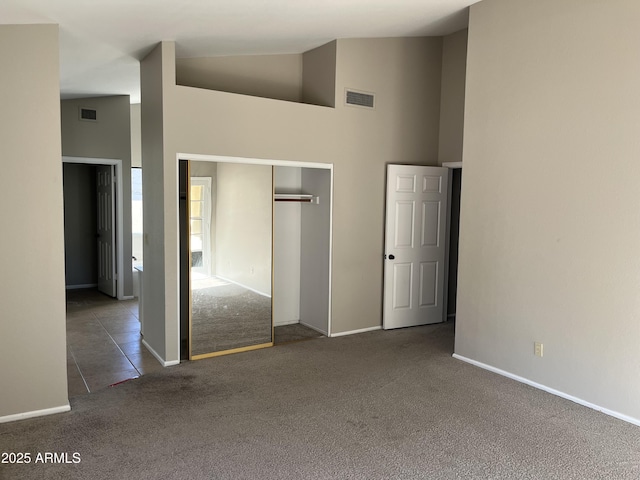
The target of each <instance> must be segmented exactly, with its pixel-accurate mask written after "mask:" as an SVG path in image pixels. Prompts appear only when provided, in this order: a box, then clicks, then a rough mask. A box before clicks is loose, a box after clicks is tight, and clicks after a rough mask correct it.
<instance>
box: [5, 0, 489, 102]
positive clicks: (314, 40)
mask: <svg viewBox="0 0 640 480" xmlns="http://www.w3.org/2000/svg"><path fill="white" fill-rule="evenodd" d="M476 1H478V0H394V1H390V0H313V1H311V0H179V1H175V0H109V1H105V0H103V1H98V0H90V1H85V2H78V1H77V0H3V1H2V2H0V23H2V24H23V23H55V24H58V25H59V26H60V90H61V96H62V98H74V97H86V96H91V95H116V94H128V95H131V99H132V102H134V103H135V102H138V101H139V98H140V75H139V61H140V60H141V59H142V58H143V57H144V56H145V55H146V54H147V53H148V52H149V51H150V49H151V48H152V47H153V46H154V45H155V44H156V43H158V42H159V41H161V40H174V41H175V42H176V52H177V55H178V56H179V57H205V56H222V55H249V54H277V53H301V52H304V51H307V50H309V49H312V48H315V47H317V46H319V45H322V44H324V43H326V42H329V41H331V40H334V39H336V38H370V37H399V36H438V35H446V34H449V33H453V32H455V31H457V30H460V29H462V28H464V27H466V26H467V22H468V14H467V11H468V9H467V7H468V6H469V5H471V4H473V3H475V2H476Z"/></svg>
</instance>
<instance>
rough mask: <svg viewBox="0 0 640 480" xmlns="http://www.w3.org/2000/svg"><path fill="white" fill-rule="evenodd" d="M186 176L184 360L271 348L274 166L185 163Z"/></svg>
mask: <svg viewBox="0 0 640 480" xmlns="http://www.w3.org/2000/svg"><path fill="white" fill-rule="evenodd" d="M185 172H186V173H185V177H186V178H185V179H188V182H185V185H184V186H183V188H182V189H181V190H182V191H184V194H185V195H184V200H183V208H181V211H182V217H183V218H182V225H184V229H186V230H187V232H186V234H184V235H183V236H182V242H183V243H185V244H187V245H188V257H189V258H188V262H189V263H188V265H189V268H188V288H185V292H184V293H185V295H188V297H189V312H188V315H189V319H190V321H189V332H188V338H189V345H188V350H189V355H188V358H189V359H191V360H197V359H200V358H207V357H213V356H217V355H222V354H226V353H235V352H239V351H244V350H253V349H257V348H263V347H269V346H272V345H273V321H272V302H271V290H272V268H271V267H272V244H273V241H272V237H273V233H272V232H273V167H271V166H269V165H248V164H239V163H215V162H199V161H189V162H188V164H187V165H186V169H185ZM185 246H186V245H185ZM185 259H186V252H185ZM182 271H183V274H185V273H186V269H185V268H183V270H182ZM185 313H186V312H185Z"/></svg>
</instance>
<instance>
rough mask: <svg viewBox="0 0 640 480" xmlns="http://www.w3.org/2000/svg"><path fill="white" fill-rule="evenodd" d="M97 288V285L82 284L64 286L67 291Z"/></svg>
mask: <svg viewBox="0 0 640 480" xmlns="http://www.w3.org/2000/svg"><path fill="white" fill-rule="evenodd" d="M97 286H98V284H97V283H83V284H82V285H65V286H64V288H65V289H67V290H80V289H82V288H96V287H97Z"/></svg>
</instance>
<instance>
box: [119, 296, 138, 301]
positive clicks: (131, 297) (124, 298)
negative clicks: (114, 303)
mask: <svg viewBox="0 0 640 480" xmlns="http://www.w3.org/2000/svg"><path fill="white" fill-rule="evenodd" d="M134 298H136V297H134V296H133V295H125V296H124V297H122V298H121V299H120V300H133V299H134Z"/></svg>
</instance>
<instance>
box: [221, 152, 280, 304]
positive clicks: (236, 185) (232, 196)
mask: <svg viewBox="0 0 640 480" xmlns="http://www.w3.org/2000/svg"><path fill="white" fill-rule="evenodd" d="M272 175H273V174H272V168H271V167H270V166H266V165H245V164H236V163H219V164H218V183H217V202H216V210H217V212H216V229H215V236H216V246H217V247H216V257H217V258H216V265H217V268H216V272H217V275H218V276H220V277H223V278H226V279H229V280H232V281H234V282H236V283H239V284H240V285H243V286H245V287H248V288H250V289H252V290H255V291H257V292H260V293H262V294H264V295H268V296H271V261H272V258H271V256H272V253H271V244H272V242H271V237H272V226H271V222H272V208H273V207H272V205H273V183H272V182H273V180H272Z"/></svg>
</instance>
